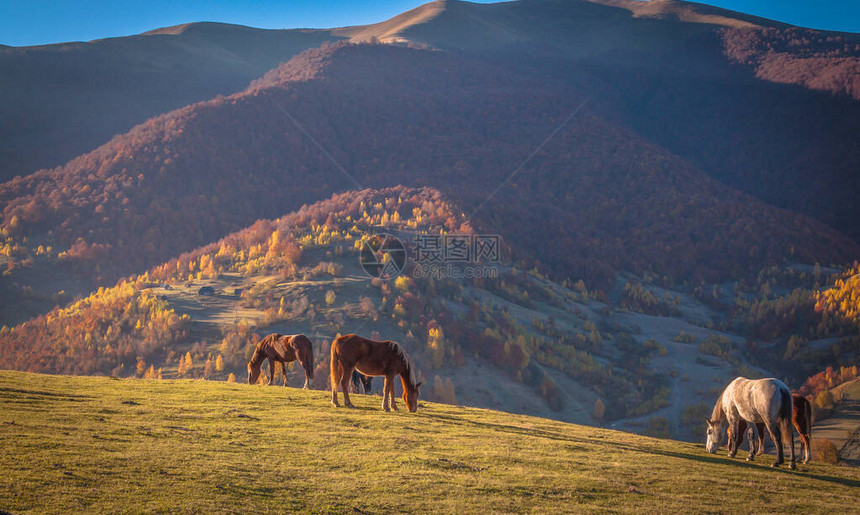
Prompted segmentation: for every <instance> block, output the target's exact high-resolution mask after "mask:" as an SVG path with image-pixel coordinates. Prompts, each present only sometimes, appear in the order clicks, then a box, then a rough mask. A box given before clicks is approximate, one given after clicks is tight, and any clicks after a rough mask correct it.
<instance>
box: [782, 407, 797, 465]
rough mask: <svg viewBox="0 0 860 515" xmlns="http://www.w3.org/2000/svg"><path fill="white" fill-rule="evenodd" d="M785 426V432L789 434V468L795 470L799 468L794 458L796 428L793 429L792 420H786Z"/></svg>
mask: <svg viewBox="0 0 860 515" xmlns="http://www.w3.org/2000/svg"><path fill="white" fill-rule="evenodd" d="M783 424H784V425H785V432H786V433H788V468H789V469H790V470H794V469H796V468H797V462H796V461H795V456H794V428H792V427H791V420H788V419H786V420H785V421H784V422H783ZM780 447H782V442H780Z"/></svg>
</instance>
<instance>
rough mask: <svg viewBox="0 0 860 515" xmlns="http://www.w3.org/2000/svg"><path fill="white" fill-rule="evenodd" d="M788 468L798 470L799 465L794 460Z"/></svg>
mask: <svg viewBox="0 0 860 515" xmlns="http://www.w3.org/2000/svg"><path fill="white" fill-rule="evenodd" d="M788 470H797V465H796V464H795V463H794V462H793V461H792V462H791V463H789V464H788Z"/></svg>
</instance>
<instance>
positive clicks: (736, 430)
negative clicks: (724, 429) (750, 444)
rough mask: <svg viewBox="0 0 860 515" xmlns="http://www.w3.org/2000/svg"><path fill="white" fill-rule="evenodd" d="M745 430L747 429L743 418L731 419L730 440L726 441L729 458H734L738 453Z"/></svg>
mask: <svg viewBox="0 0 860 515" xmlns="http://www.w3.org/2000/svg"><path fill="white" fill-rule="evenodd" d="M744 431H746V422H745V421H743V420H741V419H737V420H729V427H728V442H726V447H727V448H728V451H729V458H734V457H735V455H736V454H737V452H738V448H739V447H740V445H741V444H742V443H743V438H744Z"/></svg>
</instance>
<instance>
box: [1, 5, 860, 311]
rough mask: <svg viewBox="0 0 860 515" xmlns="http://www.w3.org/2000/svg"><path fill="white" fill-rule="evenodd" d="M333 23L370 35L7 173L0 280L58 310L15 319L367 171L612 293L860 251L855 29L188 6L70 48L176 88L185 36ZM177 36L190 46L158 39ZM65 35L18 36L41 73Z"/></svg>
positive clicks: (309, 39)
mask: <svg viewBox="0 0 860 515" xmlns="http://www.w3.org/2000/svg"><path fill="white" fill-rule="evenodd" d="M337 38H345V39H349V40H351V41H366V42H368V44H364V45H358V46H355V45H346V44H333V45H327V47H326V48H322V49H313V50H308V51H305V52H304V53H302V54H300V55H299V56H297V57H295V58H293V59H292V60H291V61H289V62H288V63H286V64H283V65H281V66H279V67H277V68H275V69H273V70H271V71H270V72H268V73H267V74H266V75H265V76H263V77H262V78H259V79H258V80H256V81H254V82H253V83H252V84H251V85H250V86H249V87H248V88H247V89H245V90H244V91H241V92H239V93H235V94H233V95H230V96H227V97H218V98H215V99H211V100H208V101H205V102H200V103H197V104H193V105H190V106H186V107H183V108H181V109H178V110H176V111H173V112H170V113H167V114H163V115H160V116H158V117H155V118H152V119H150V120H148V121H146V122H144V123H142V124H140V125H138V126H136V127H135V128H133V129H132V130H130V131H129V132H127V133H125V134H121V135H118V136H115V137H114V138H113V139H112V140H111V141H109V142H108V143H106V144H104V145H102V146H101V147H99V148H97V149H95V150H93V151H91V152H89V153H87V154H84V155H82V156H80V157H78V158H76V159H74V160H72V161H70V162H68V163H67V164H66V165H64V166H62V167H57V168H55V169H50V170H41V171H38V172H35V173H33V174H31V175H28V176H25V177H21V178H18V179H15V180H10V181H8V182H6V183H5V184H2V185H0V209H2V219H0V228H2V231H3V233H2V235H3V236H4V237H5V238H6V240H5V243H4V245H5V250H4V252H3V254H5V255H6V257H4V258H3V259H4V261H3V263H0V264H5V266H6V267H7V274H6V275H5V276H4V278H3V279H0V295H2V296H3V297H4V298H18V299H31V298H32V299H36V300H35V301H34V302H35V303H36V304H38V306H39V307H34V308H33V310H35V311H33V310H30V309H24V308H23V307H22V306H24V305H25V304H26V303H25V302H19V303H16V304H15V305H14V306H13V307H5V308H4V309H5V310H6V311H4V313H3V315H2V317H3V319H4V320H21V319H23V318H26V317H27V316H28V314H33V313H38V312H43V311H44V310H46V309H49V308H50V307H52V306H53V304H54V303H56V302H62V298H64V297H63V296H62V295H57V294H58V290H63V291H64V292H65V295H66V297H68V296H70V295H71V296H74V295H75V294H78V293H84V292H86V291H89V289H90V288H92V287H93V286H94V285H99V284H108V283H112V282H113V281H114V280H115V279H116V278H117V277H119V276H122V275H125V274H128V273H132V272H135V271H140V270H143V269H146V268H147V267H149V266H152V265H154V264H156V263H159V262H162V261H164V260H166V259H169V258H171V257H173V256H176V255H178V254H180V253H182V252H185V251H188V250H190V249H192V248H195V247H197V246H199V245H203V244H205V243H206V242H209V241H213V240H215V239H217V238H219V237H222V236H224V235H225V234H228V233H230V232H232V231H234V230H238V229H240V228H241V227H244V226H247V225H248V224H250V223H252V222H253V221H254V220H256V219H259V218H274V217H277V216H280V215H282V214H284V213H285V212H289V211H291V210H294V209H295V208H296V207H297V206H300V205H302V204H305V203H310V202H313V201H316V200H319V199H322V198H326V197H327V196H329V195H330V194H331V193H333V192H338V191H346V190H352V189H356V188H360V187H375V188H381V187H389V186H395V185H407V186H432V187H435V188H437V189H439V190H440V191H442V192H443V193H444V194H446V195H447V196H448V198H449V199H450V200H451V201H452V202H454V203H456V204H457V205H458V206H459V208H460V209H461V210H462V211H463V212H464V213H465V214H466V215H467V216H469V215H472V213H473V212H474V217H473V220H472V224H473V226H474V227H475V228H476V229H477V230H480V231H485V232H495V233H498V234H501V235H502V236H503V238H504V240H505V243H506V245H508V246H509V249H510V251H511V253H512V256H513V257H514V259H517V260H520V261H521V262H522V263H524V264H526V265H528V266H539V267H540V268H542V269H545V270H547V271H549V272H551V273H552V274H554V276H555V277H556V278H559V279H562V278H571V279H579V278H583V279H585V280H586V281H588V282H589V284H593V285H595V286H606V285H611V284H612V283H613V281H614V277H615V274H616V272H618V271H623V270H624V271H632V272H635V273H654V274H658V275H660V276H665V278H666V280H667V281H682V280H691V281H699V280H723V279H727V278H738V277H744V276H748V275H750V274H754V273H755V272H756V271H757V270H759V269H761V267H764V266H768V265H771V264H774V263H779V262H781V261H783V260H796V261H802V262H806V263H814V262H816V261H819V262H821V263H824V264H843V263H846V262H848V261H851V260H853V259H855V258H856V257H857V256H858V254H860V251H858V245H857V239H856V238H857V235H858V231H860V227H858V224H857V223H856V220H857V219H858V216H860V207H858V204H857V203H856V201H855V199H856V198H857V196H858V194H860V182H858V176H857V174H856V170H858V169H860V150H858V147H857V139H856V134H858V133H860V101H858V100H857V99H856V98H855V97H856V92H855V89H854V84H855V83H854V82H852V80H853V77H854V76H852V73H851V70H852V69H853V68H852V67H853V66H855V64H856V63H857V61H858V57H857V55H858V52H860V50H858V49H857V48H855V42H857V41H858V39H857V36H856V35H851V34H836V33H826V32H820V31H810V30H806V29H799V28H795V27H790V26H786V25H783V24H778V23H775V22H770V21H767V20H761V19H758V18H754V17H749V16H744V15H740V14H738V13H732V12H730V11H724V10H720V9H715V8H710V7H706V6H701V5H698V4H690V3H684V2H656V1H652V2H647V3H645V2H633V1H631V2H623V1H620V0H613V1H608V0H607V1H604V2H589V1H572V2H554V1H550V0H535V1H521V2H505V3H499V4H489V5H484V4H470V3H464V2H437V3H432V4H427V5H425V6H422V7H419V8H417V9H415V10H412V11H409V12H407V13H404V14H402V15H400V16H398V17H395V18H393V19H391V20H388V21H386V22H383V23H380V24H375V25H368V26H363V27H348V28H340V29H332V30H331V31H310V32H308V31H258V30H256V29H248V28H242V27H234V26H223V25H217V24H191V25H185V26H178V27H174V28H170V29H161V30H158V31H153V32H152V33H148V35H141V36H135V37H133V38H120V39H115V40H104V41H100V42H94V43H87V44H72V45H71V46H70V47H69V48H70V50H69V52H71V54H70V55H78V54H77V53H76V52H78V53H81V54H80V55H85V56H90V57H91V55H90V53H91V52H94V51H95V50H94V49H101V48H103V47H104V48H107V49H115V48H120V49H124V48H131V49H132V50H133V52H132V50H128V51H129V52H132V54H131V55H134V56H136V57H135V59H137V60H132V61H130V62H132V63H134V62H139V63H148V64H147V68H146V70H145V71H144V72H141V73H142V75H140V77H144V76H145V77H148V78H147V79H146V80H148V81H154V82H153V84H163V83H165V81H164V80H163V79H164V78H165V77H171V81H170V83H171V84H173V83H174V82H173V81H174V79H173V78H174V77H191V76H192V75H194V77H193V79H194V80H199V78H200V77H202V76H205V74H203V75H201V73H202V72H200V70H199V69H197V68H194V67H193V66H191V67H190V68H188V70H185V71H183V70H182V69H180V68H181V66H180V64H178V63H180V62H184V61H182V59H185V58H189V57H188V56H189V55H191V54H189V53H188V52H186V51H185V50H187V48H188V45H191V46H192V47H193V48H195V49H197V50H195V51H194V52H197V54H195V55H200V56H202V55H207V56H210V58H206V59H204V58H201V62H203V63H208V62H216V63H221V64H219V65H218V66H215V65H213V66H214V68H210V70H211V69H229V70H233V72H236V73H237V74H238V73H239V72H238V71H236V70H244V71H245V72H246V73H248V74H250V73H251V70H250V68H249V65H247V63H245V61H243V59H244V57H243V58H242V59H240V58H239V57H240V56H245V57H247V59H248V60H251V61H252V62H254V63H256V64H255V66H256V69H260V68H262V67H264V66H266V65H267V64H266V62H272V61H274V60H277V59H278V57H279V56H281V55H285V54H289V53H290V52H293V51H297V50H298V49H299V48H300V47H301V46H302V45H312V44H320V43H321V42H323V41H328V40H331V39H337ZM288 42H289V43H288ZM386 42H391V43H394V44H379V43H386ZM192 43H193V44H192ZM163 45H168V46H169V45H179V47H182V48H183V49H185V50H182V51H181V52H180V53H179V54H176V55H180V56H185V57H182V59H179V58H178V57H175V58H174V57H170V58H168V57H159V56H161V55H162V54H161V53H160V52H166V51H165V50H164V48H165V47H163ZM194 45H197V46H194ZM201 45H202V47H201ZM203 47H205V51H204V50H200V48H203ZM405 47H412V48H405ZM46 48H47V49H39V48H36V49H13V50H8V51H6V50H4V52H11V54H9V55H14V56H17V57H16V58H17V59H19V61H16V62H20V63H29V64H27V66H32V67H33V68H32V69H33V70H42V69H44V66H43V65H44V63H42V64H40V61H39V59H42V58H43V57H44V56H45V55H53V56H55V57H56V56H57V55H59V54H62V48H63V46H62V45H60V46H56V45H53V46H51V47H46ZM140 48H144V49H146V51H145V52H144V51H142V50H140ZM217 49H221V50H218V51H216V50H217ZM263 50H265V51H263ZM27 52H32V56H31V57H33V59H32V60H28V59H27V58H26V56H27V55H28V54H27ZM104 52H107V54H105V55H108V54H109V55H113V56H117V55H120V54H121V52H120V53H116V52H118V50H117V51H113V50H112V52H113V53H111V52H108V51H107V50H104ZM177 52H179V50H177ZM192 53H193V52H192ZM258 53H259V55H257V54H258ZM3 55H5V54H3ZM164 55H170V56H173V54H171V52H166V53H165V54H164ZM211 56H216V57H217V58H216V57H211ZM88 58H89V57H88ZM117 59H119V58H117ZM163 59H168V61H169V63H168V64H169V66H168V64H165V63H166V62H167V61H164V60H163ZM176 59H179V60H178V61H177V60H176ZM189 59H190V58H189ZM207 59H208V60H207ZM213 59H214V61H212V60H213ZM60 61H62V62H63V63H66V64H67V65H68V66H70V67H71V68H70V69H73V70H75V73H85V70H86V68H85V67H83V66H76V65H75V64H74V61H71V60H70V61H69V62H66V60H63V59H60ZM121 61H122V62H121V63H120V64H116V63H114V64H106V65H105V66H106V68H104V70H108V69H122V70H125V69H126V68H123V66H126V65H127V60H126V59H121ZM780 62H786V63H789V64H790V65H786V66H785V67H780V66H779V65H778V63H780ZM159 64H162V65H164V66H165V68H163V69H161V68H158V66H156V65H159ZM22 66H23V64H22ZM219 66H221V67H220V68H219ZM28 69H29V68H28ZM153 70H155V71H153ZM159 70H163V73H162V72H161V71H159ZM195 70H196V71H195ZM774 70H782V72H780V73H781V75H780V74H779V73H776V72H775V71H774ZM233 72H231V73H233ZM105 73H107V71H105ZM158 73H162V74H161V75H158ZM183 73H186V74H187V75H183ZM207 73H209V72H207ZM153 74H154V75H153ZM0 76H2V75H0ZM124 76H125V73H124V72H123V73H119V74H118V77H124ZM231 76H232V77H236V76H238V75H231ZM154 77H155V78H154ZM158 77H160V78H158ZM849 79H850V80H849ZM0 80H2V79H0ZM70 80H71V79H69V81H70ZM141 80H143V79H141ZM189 80H191V78H189ZM237 80H238V79H237ZM69 81H62V82H59V83H57V84H65V85H67V84H69V83H71V82H69ZM132 82H135V81H132ZM144 82H146V81H144ZM204 82H205V81H204ZM85 84H89V83H85ZM122 84H125V83H122ZM122 84H120V86H121V85H122ZM176 84H177V88H178V89H179V90H182V89H183V88H184V86H181V83H176ZM124 87H125V86H123V87H119V86H116V87H111V91H116V92H118V93H117V102H121V103H122V102H126V103H127V99H128V98H131V97H129V95H128V90H127V89H123V88H124ZM195 88H196V86H195ZM149 89H152V88H149ZM149 89H148V90H149ZM156 89H157V88H156ZM190 90H194V88H190ZM72 91H73V93H74V94H75V95H77V94H83V95H89V94H91V89H90V88H89V86H85V87H81V88H78V87H75V88H73V90H72ZM153 91H154V90H153ZM201 94H202V93H201ZM37 96H38V98H47V99H51V98H53V97H52V96H51V95H50V94H46V93H44V92H43V93H40V94H39V95H37ZM93 96H94V97H95V96H98V95H93ZM157 97H158V95H154V97H153V98H157ZM34 98H35V97H34ZM101 102H102V101H101V100H99V101H98V102H96V103H97V104H99V105H101ZM67 104H68V105H79V103H77V102H67ZM159 109H160V108H159ZM153 110H157V109H156V108H153ZM53 111H56V109H54V110H53ZM60 112H61V111H60ZM21 116H23V117H24V118H27V116H26V114H22V115H21ZM74 116H75V117H77V116H78V115H77V114H76V115H74ZM13 119H14V118H13ZM76 119H77V118H76ZM4 127H5V125H4ZM81 132H82V133H83V132H85V131H81ZM61 139H62V138H61ZM46 146H47V147H49V148H52V146H51V145H46ZM500 186H501V187H500ZM774 205H775V206H776V207H773V206H774ZM798 212H800V213H803V214H804V215H805V216H804V215H800V214H798ZM813 219H817V221H814V220H813ZM822 222H823V223H822ZM832 227H835V229H833V228H832ZM840 231H842V232H840ZM844 233H848V234H849V236H848V237H846V236H845V235H844ZM852 236H853V239H852ZM49 247H50V249H49ZM13 309H14V310H18V311H17V312H16V313H17V314H15V315H11V314H9V313H10V311H11V310H13Z"/></svg>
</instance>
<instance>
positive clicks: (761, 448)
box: [755, 422, 765, 454]
mask: <svg viewBox="0 0 860 515" xmlns="http://www.w3.org/2000/svg"><path fill="white" fill-rule="evenodd" d="M755 427H756V429H757V430H758V450H757V451H756V454H764V431H765V429H764V424H762V423H761V422H759V423H758V424H756V425H755Z"/></svg>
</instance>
